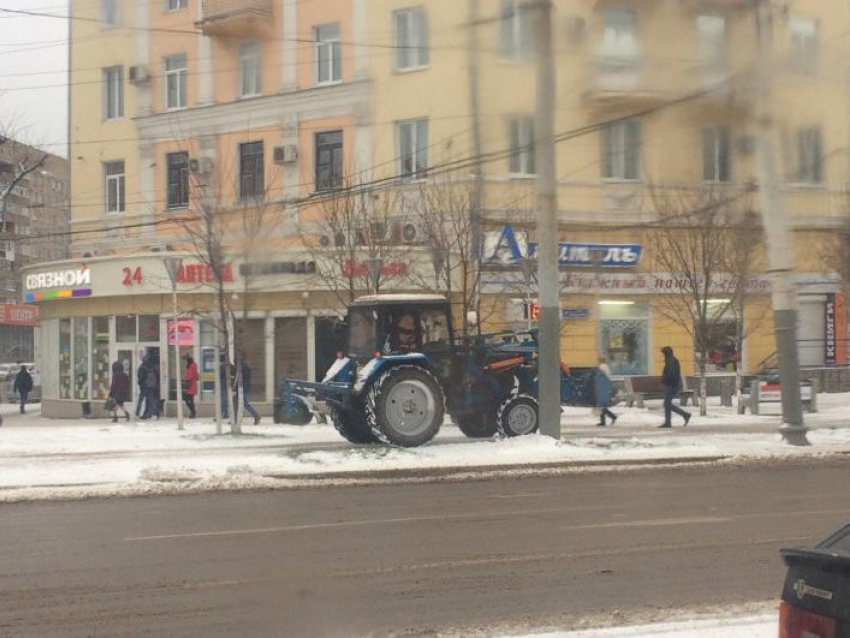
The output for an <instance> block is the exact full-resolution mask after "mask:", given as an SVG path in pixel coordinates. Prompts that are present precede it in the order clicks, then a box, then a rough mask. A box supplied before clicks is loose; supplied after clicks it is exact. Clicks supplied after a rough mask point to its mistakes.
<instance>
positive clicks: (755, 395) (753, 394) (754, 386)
mask: <svg viewBox="0 0 850 638" xmlns="http://www.w3.org/2000/svg"><path fill="white" fill-rule="evenodd" d="M750 414H752V415H753V416H758V415H759V380H758V379H753V381H752V383H750Z"/></svg>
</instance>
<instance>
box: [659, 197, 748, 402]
mask: <svg viewBox="0 0 850 638" xmlns="http://www.w3.org/2000/svg"><path fill="white" fill-rule="evenodd" d="M650 194H651V198H652V202H653V205H654V208H655V212H656V214H657V216H658V223H657V224H654V225H653V227H652V229H651V233H650V234H649V243H650V244H651V247H652V254H653V259H654V261H655V266H656V271H660V272H662V273H664V274H665V275H668V276H669V277H670V278H669V279H668V280H665V281H663V282H655V285H661V284H662V283H663V285H664V286H665V290H663V291H661V292H663V293H665V294H659V295H658V296H657V297H656V298H655V299H656V302H655V309H656V310H658V311H659V312H660V313H661V314H662V315H663V316H664V317H666V318H667V319H668V320H670V321H671V322H673V323H674V324H676V325H677V326H679V327H680V328H682V329H683V330H684V331H685V332H686V333H687V334H688V335H689V336H690V337H691V339H692V342H693V347H694V352H695V353H696V355H697V364H698V368H699V381H700V383H699V385H700V388H699V394H700V414H702V415H705V414H706V411H707V409H706V394H707V392H706V387H707V383H706V372H707V365H708V361H709V353H710V352H712V350H714V348H716V347H717V346H718V345H719V344H718V340H719V339H721V338H722V337H721V336H720V335H721V333H722V332H723V331H722V330H721V327H722V325H723V324H724V323H725V322H728V320H729V318H730V317H731V318H737V319H739V321H738V322H737V323H739V324H740V323H742V322H741V319H742V318H743V312H744V300H745V298H746V294H747V283H748V281H749V280H750V278H751V276H752V274H753V272H754V270H753V268H754V264H755V260H756V257H757V252H756V250H754V249H753V246H754V243H753V240H754V239H755V237H756V236H757V234H756V231H755V230H754V229H753V227H752V225H747V222H748V220H749V217H748V216H747V215H746V211H747V210H748V206H747V205H746V202H747V200H748V199H749V197H748V194H747V193H746V192H737V191H736V190H734V189H731V188H729V189H727V188H717V187H714V186H705V187H698V188H688V189H682V190H676V191H666V190H661V189H659V188H654V187H653V188H651V189H650ZM668 287H669V289H667V288H668ZM736 316H737V317H736ZM743 338H744V333H743V331H742V328H739V329H737V331H736V337H735V342H736V345H737V348H738V349H737V351H736V352H737V353H738V355H739V354H740V352H741V350H740V348H741V343H742V341H743ZM738 367H739V368H740V365H738Z"/></svg>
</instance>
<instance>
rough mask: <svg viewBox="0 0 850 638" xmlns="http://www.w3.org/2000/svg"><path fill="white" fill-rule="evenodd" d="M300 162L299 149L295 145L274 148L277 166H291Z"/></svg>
mask: <svg viewBox="0 0 850 638" xmlns="http://www.w3.org/2000/svg"><path fill="white" fill-rule="evenodd" d="M297 161H298V147H297V146H296V145H295V144H286V145H284V146H275V147H274V163H275V164H291V163H293V162H297Z"/></svg>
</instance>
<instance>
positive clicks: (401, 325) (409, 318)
mask: <svg viewBox="0 0 850 638" xmlns="http://www.w3.org/2000/svg"><path fill="white" fill-rule="evenodd" d="M396 335H398V336H397V337H396V339H397V340H398V347H399V349H406V350H408V351H410V350H415V349H416V319H415V318H414V317H413V314H411V312H410V311H409V310H405V311H404V314H402V315H401V317H399V320H398V322H396Z"/></svg>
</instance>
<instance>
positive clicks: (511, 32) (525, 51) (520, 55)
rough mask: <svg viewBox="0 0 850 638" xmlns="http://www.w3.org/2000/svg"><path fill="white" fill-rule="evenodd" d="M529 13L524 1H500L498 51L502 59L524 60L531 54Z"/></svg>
mask: <svg viewBox="0 0 850 638" xmlns="http://www.w3.org/2000/svg"><path fill="white" fill-rule="evenodd" d="M531 43H532V34H531V13H530V9H529V6H528V2H527V1H526V0H502V9H501V19H500V20H499V50H500V52H501V55H502V57H503V58H507V59H509V60H525V59H528V58H529V57H531V53H532V50H533V49H532V44H531Z"/></svg>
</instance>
